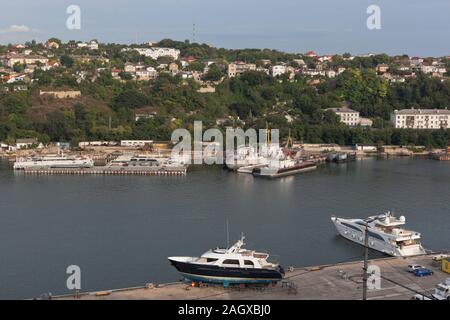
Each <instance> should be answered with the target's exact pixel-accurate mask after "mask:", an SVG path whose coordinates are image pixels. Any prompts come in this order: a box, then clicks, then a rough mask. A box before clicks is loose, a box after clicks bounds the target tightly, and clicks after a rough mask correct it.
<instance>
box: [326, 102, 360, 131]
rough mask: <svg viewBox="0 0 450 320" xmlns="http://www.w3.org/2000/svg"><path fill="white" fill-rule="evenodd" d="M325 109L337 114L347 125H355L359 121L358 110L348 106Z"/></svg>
mask: <svg viewBox="0 0 450 320" xmlns="http://www.w3.org/2000/svg"><path fill="white" fill-rule="evenodd" d="M327 110H331V111H333V112H334V113H336V115H338V116H339V118H340V119H341V122H342V123H345V124H346V125H347V126H349V127H355V126H357V125H358V124H359V123H360V119H359V112H358V111H355V110H352V109H350V108H348V107H342V108H330V109H327Z"/></svg>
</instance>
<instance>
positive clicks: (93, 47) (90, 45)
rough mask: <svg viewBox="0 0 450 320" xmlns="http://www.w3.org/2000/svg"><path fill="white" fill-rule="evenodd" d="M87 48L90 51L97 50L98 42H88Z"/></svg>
mask: <svg viewBox="0 0 450 320" xmlns="http://www.w3.org/2000/svg"><path fill="white" fill-rule="evenodd" d="M88 47H89V49H90V50H98V42H97V41H95V40H91V42H89V44H88Z"/></svg>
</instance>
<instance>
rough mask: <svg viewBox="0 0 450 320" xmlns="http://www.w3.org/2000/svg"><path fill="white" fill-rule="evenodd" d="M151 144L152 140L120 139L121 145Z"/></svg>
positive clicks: (141, 145)
mask: <svg viewBox="0 0 450 320" xmlns="http://www.w3.org/2000/svg"><path fill="white" fill-rule="evenodd" d="M151 144H153V140H122V141H120V146H121V147H134V148H140V147H144V146H145V145H151Z"/></svg>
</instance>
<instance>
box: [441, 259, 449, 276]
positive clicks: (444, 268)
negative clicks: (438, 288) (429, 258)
mask: <svg viewBox="0 0 450 320" xmlns="http://www.w3.org/2000/svg"><path fill="white" fill-rule="evenodd" d="M442 271H444V272H447V273H450V258H446V259H442Z"/></svg>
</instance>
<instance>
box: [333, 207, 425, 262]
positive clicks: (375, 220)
mask: <svg viewBox="0 0 450 320" xmlns="http://www.w3.org/2000/svg"><path fill="white" fill-rule="evenodd" d="M331 221H332V222H333V223H334V226H335V227H336V229H337V231H338V233H339V234H340V235H341V236H343V237H344V238H346V239H348V240H350V241H353V242H356V243H358V244H361V245H364V242H365V232H366V231H365V229H366V223H367V229H368V233H369V234H368V235H369V248H371V249H373V250H376V251H380V252H382V253H384V254H387V255H390V256H394V257H408V256H417V255H423V254H426V251H425V249H424V248H423V247H422V245H421V244H420V238H421V235H420V233H418V232H416V231H411V230H406V229H403V228H401V226H402V225H404V224H405V223H406V219H405V217H404V216H401V217H400V218H396V217H394V216H393V215H392V213H391V212H390V211H388V212H386V213H384V214H380V215H378V216H373V217H369V218H368V219H366V220H362V219H344V218H337V217H332V218H331Z"/></svg>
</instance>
